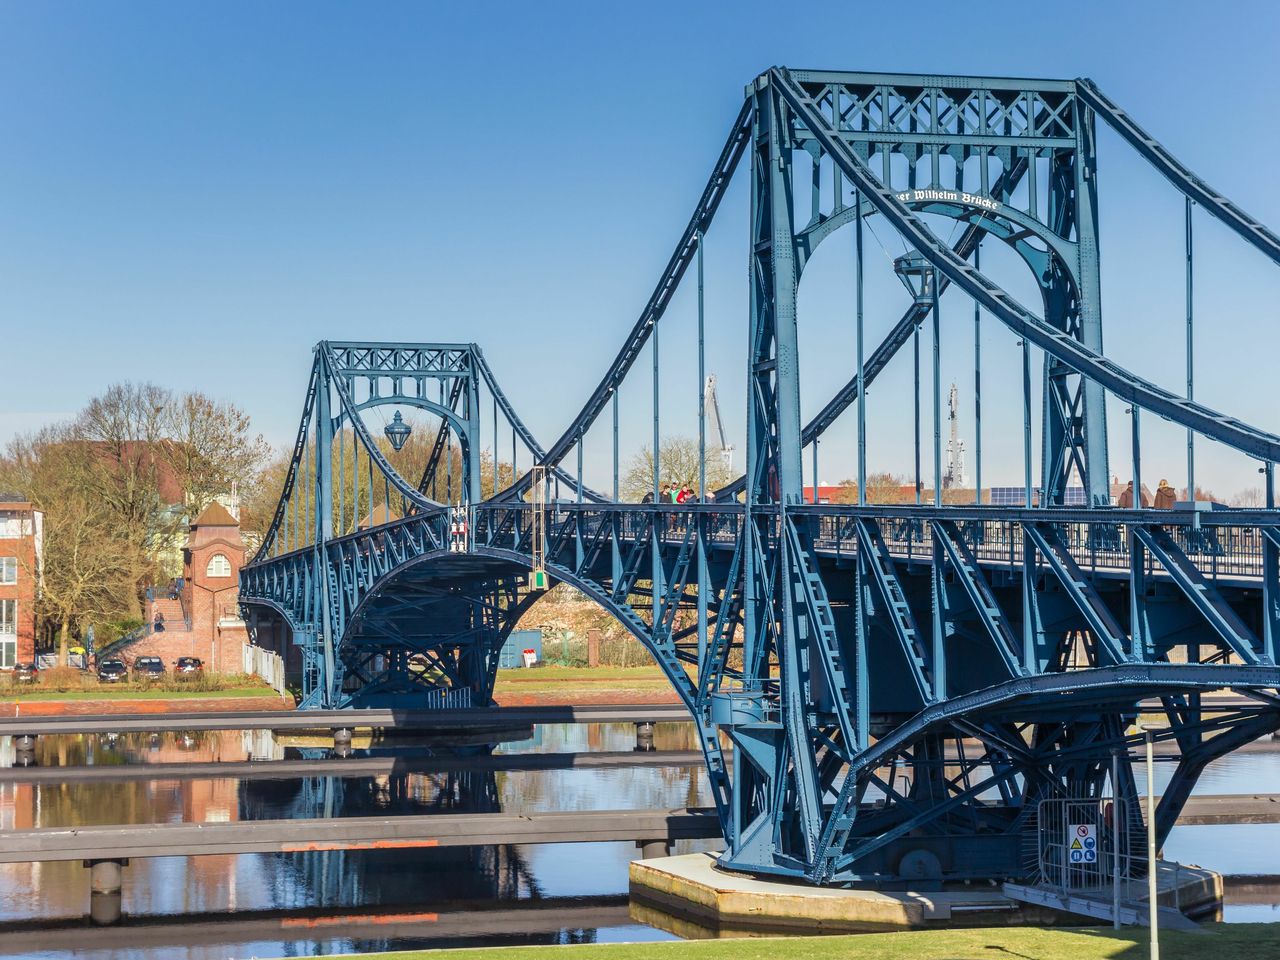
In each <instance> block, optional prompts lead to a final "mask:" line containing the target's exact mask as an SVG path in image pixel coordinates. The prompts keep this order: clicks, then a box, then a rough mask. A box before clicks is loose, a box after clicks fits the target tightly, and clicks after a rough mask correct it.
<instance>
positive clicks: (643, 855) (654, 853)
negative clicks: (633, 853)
mask: <svg viewBox="0 0 1280 960" xmlns="http://www.w3.org/2000/svg"><path fill="white" fill-rule="evenodd" d="M636 846H637V847H638V848H639V849H640V859H641V860H654V859H656V858H658V857H669V856H671V841H670V840H637V841H636Z"/></svg>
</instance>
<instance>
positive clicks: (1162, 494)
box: [1156, 480, 1178, 510]
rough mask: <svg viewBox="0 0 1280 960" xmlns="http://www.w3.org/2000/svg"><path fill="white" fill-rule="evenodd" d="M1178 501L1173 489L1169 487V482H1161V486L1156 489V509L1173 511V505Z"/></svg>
mask: <svg viewBox="0 0 1280 960" xmlns="http://www.w3.org/2000/svg"><path fill="white" fill-rule="evenodd" d="M1177 499H1178V496H1177V494H1175V493H1174V492H1173V487H1171V486H1169V481H1168V480H1161V481H1160V486H1158V487H1156V509H1157V510H1172V509H1173V503H1174V501H1175V500H1177Z"/></svg>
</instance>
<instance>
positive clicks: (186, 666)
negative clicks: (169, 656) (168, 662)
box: [173, 657, 204, 680]
mask: <svg viewBox="0 0 1280 960" xmlns="http://www.w3.org/2000/svg"><path fill="white" fill-rule="evenodd" d="M173 675H174V677H175V678H177V679H178V680H199V679H200V678H201V677H203V676H204V661H203V660H201V659H200V658H199V657H179V658H178V662H177V663H176V664H174V667H173Z"/></svg>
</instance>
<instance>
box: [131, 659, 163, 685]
mask: <svg viewBox="0 0 1280 960" xmlns="http://www.w3.org/2000/svg"><path fill="white" fill-rule="evenodd" d="M133 678H134V679H135V680H142V681H151V680H163V679H164V661H163V660H161V659H160V658H159V657H139V658H138V659H137V660H135V661H133Z"/></svg>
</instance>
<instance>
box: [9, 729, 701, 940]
mask: <svg viewBox="0 0 1280 960" xmlns="http://www.w3.org/2000/svg"><path fill="white" fill-rule="evenodd" d="M656 739H657V742H658V745H659V746H660V747H661V749H663V750H674V749H680V748H683V749H686V750H687V749H688V748H689V747H690V746H692V744H693V741H692V739H691V737H690V733H689V730H688V725H687V724H660V725H659V726H658V729H657V735H656ZM634 742H635V731H634V728H633V726H632V725H630V724H615V725H606V726H591V727H587V726H577V725H566V726H563V727H560V726H553V727H547V728H545V729H540V730H539V733H538V739H537V740H536V741H534V742H524V743H520V744H517V745H515V746H514V749H516V750H518V751H551V752H561V751H585V750H589V749H593V748H594V749H597V750H612V751H620V750H623V749H629V748H630V746H631V745H632V744H634ZM409 743H410V744H411V743H412V740H411V739H410V741H409ZM36 750H37V760H38V764H39V766H38V767H37V768H36V769H51V768H53V767H55V766H57V765H62V766H64V767H73V766H76V765H81V764H85V763H92V764H94V765H114V766H121V765H124V764H126V763H127V764H129V765H130V766H131V767H133V766H136V765H138V764H144V763H145V764H159V763H172V762H190V761H205V762H212V761H222V762H233V761H242V760H244V759H247V758H248V757H249V756H250V755H256V756H258V757H262V756H263V755H264V752H269V753H273V754H274V755H276V756H281V757H290V758H292V757H293V756H294V754H295V751H293V750H268V749H266V747H265V744H264V743H263V741H262V738H261V737H255V736H250V735H248V734H245V735H241V734H239V733H235V732H220V733H197V734H191V735H185V736H184V735H165V736H163V737H159V738H156V740H155V741H154V742H153V741H152V738H151V737H149V736H147V735H125V736H121V737H116V738H108V737H106V736H89V737H74V736H50V737H44V738H40V740H39V741H38V742H37V745H36ZM415 752H423V751H422V748H415V747H414V746H412V745H406V746H402V747H400V748H398V749H397V753H399V754H409V755H412V754H414V753H415ZM9 761H10V762H11V761H12V757H10V758H9ZM0 762H4V761H3V758H2V757H0ZM15 772H16V771H15ZM157 774H158V775H159V776H160V777H161V778H160V779H156V780H152V781H127V782H116V783H111V782H103V781H90V782H83V783H82V782H76V781H68V782H66V783H56V782H55V783H39V784H30V783H22V782H17V783H14V782H7V781H0V817H2V818H3V820H2V821H0V826H3V827H5V828H14V827H16V828H24V827H33V826H58V825H73V824H89V823H121V822H132V823H165V822H177V821H186V822H196V823H199V822H216V821H221V820H237V819H250V818H254V819H256V818H260V817H283V818H293V817H308V818H309V817H319V816H334V817H353V816H360V815H366V814H372V815H395V814H404V813H419V814H429V813H434V812H440V813H445V812H465V811H473V812H485V811H498V810H507V811H513V812H535V811H540V810H548V809H563V808H571V809H572V808H575V807H576V808H581V809H605V808H609V807H610V806H611V805H613V806H618V805H621V806H626V805H627V803H628V801H629V800H630V798H633V797H640V798H642V799H644V800H645V801H647V802H652V803H654V804H655V805H660V806H667V807H674V806H681V805H684V804H685V803H687V802H692V803H693V804H694V805H706V804H708V803H709V801H710V797H709V795H708V793H707V792H706V788H705V784H704V783H703V782H702V777H701V775H700V771H699V770H698V769H697V768H695V767H689V766H685V767H681V768H670V769H660V768H617V769H577V770H573V769H570V770H555V771H542V770H535V771H520V772H516V773H507V772H503V771H494V770H492V769H489V770H478V771H471V772H465V771H461V772H460V771H449V772H443V773H439V774H420V773H412V774H389V775H380V776H378V777H352V778H339V777H324V778H311V779H309V780H306V779H302V780H297V779H295V780H280V781H275V780H246V781H242V782H240V781H236V780H234V779H227V778H210V779H205V780H183V781H170V780H165V779H163V774H162V772H160V771H157ZM705 846H706V845H705V844H692V843H681V844H680V845H679V849H681V850H692V849H699V848H703V847H705ZM635 855H636V851H635V847H634V845H633V844H630V843H627V844H585V845H572V848H569V847H565V848H562V849H556V848H554V847H517V846H499V847H494V846H490V847H473V848H443V849H437V850H425V851H424V850H414V851H398V852H397V851H347V852H341V851H329V852H308V853H297V854H281V855H243V856H238V857H229V856H216V855H215V856H201V857H190V858H185V857H183V858H161V859H141V860H134V861H133V862H131V864H130V865H129V867H128V868H126V870H125V871H124V880H125V889H124V910H125V913H126V915H127V916H128V917H129V918H130V919H129V922H128V923H127V924H126V925H125V926H124V927H122V928H120V929H121V930H122V931H123V930H127V929H132V928H133V927H134V926H135V922H141V923H142V924H144V925H145V927H146V930H144V931H142V932H140V933H139V934H138V940H137V941H136V942H134V943H131V944H128V945H129V949H131V950H132V951H134V953H135V955H137V956H139V957H144V956H154V957H157V958H159V957H171V956H174V955H175V953H174V950H175V949H178V946H179V945H175V942H174V940H173V938H172V936H171V934H172V933H173V930H174V929H175V924H177V923H179V921H178V920H177V919H174V918H177V917H186V918H188V922H194V920H191V919H190V918H194V917H195V916H196V915H200V916H201V917H202V918H203V922H204V923H205V924H207V926H203V927H199V928H198V929H196V930H194V931H193V933H192V938H190V939H187V940H182V941H181V943H180V945H181V946H185V947H186V950H187V953H186V955H187V956H190V957H196V956H202V955H205V954H204V953H202V952H201V951H207V950H209V949H211V948H212V946H213V945H214V944H236V943H239V944H245V943H248V942H251V940H252V938H253V937H256V936H258V935H263V934H264V933H265V932H266V931H268V930H270V929H271V928H272V925H274V932H273V933H272V934H271V935H270V936H263V939H264V940H265V941H267V942H270V943H273V944H290V943H294V942H305V943H313V942H321V943H328V944H329V947H328V948H327V949H331V950H334V951H337V950H338V949H339V948H342V949H344V950H351V949H375V948H390V947H405V948H412V947H415V946H423V947H426V946H441V945H445V944H448V943H456V944H459V945H461V944H470V945H476V944H479V943H494V944H499V943H559V942H577V941H581V940H591V939H594V938H595V937H596V936H597V933H596V929H597V928H596V927H595V926H593V925H592V924H593V923H600V924H603V925H605V926H606V927H608V928H610V929H611V930H612V929H614V928H619V927H623V928H625V930H626V931H627V932H626V936H627V937H629V938H631V939H636V938H640V939H644V938H645V937H646V936H648V937H653V936H659V935H658V934H656V933H649V934H646V933H645V932H644V931H643V930H635V929H632V926H633V925H632V921H630V919H629V918H628V917H627V916H626V910H625V906H624V905H623V902H622V901H620V900H618V899H616V898H617V897H619V896H621V895H622V894H624V892H625V889H626V864H627V862H628V861H629V860H630V859H631V858H633V857H634V856H635ZM601 893H604V894H607V895H609V896H612V897H614V898H615V899H613V900H608V899H606V900H602V901H598V900H594V899H588V900H585V901H582V900H578V899H567V898H581V897H588V898H592V897H598V896H599V895H600V894H601ZM544 900H545V901H547V902H546V905H545V906H546V909H545V910H544V909H542V906H541V901H544ZM86 902H87V871H85V870H83V869H82V868H81V866H80V864H79V863H71V862H67V863H43V864H11V865H5V866H0V925H2V926H0V953H4V952H6V951H8V952H16V953H18V954H22V953H25V952H28V951H27V949H26V948H23V949H19V948H18V944H20V943H23V942H26V941H24V940H23V939H22V936H25V935H26V934H22V931H23V930H26V931H28V932H30V933H31V936H40V935H44V934H43V933H37V932H35V931H43V932H44V933H47V936H48V939H47V940H44V941H41V943H42V949H43V950H45V951H57V950H59V949H62V948H60V947H58V946H57V944H58V943H63V942H66V943H67V944H68V946H67V948H66V949H68V950H70V949H75V950H76V951H77V953H76V956H84V955H89V956H92V955H93V954H92V952H90V953H88V954H85V953H81V952H79V951H82V950H89V949H90V948H92V947H93V946H95V944H92V943H90V942H89V941H86V940H84V938H83V937H81V938H80V939H75V938H76V936H78V934H74V933H72V932H70V927H72V926H77V925H80V924H83V920H82V919H81V918H82V915H83V913H84V907H85V903H86ZM228 911H230V913H228ZM504 911H505V912H504ZM474 912H479V913H481V914H482V916H483V918H487V919H481V920H473V921H471V922H470V925H468V922H467V921H466V920H464V919H463V918H464V916H465V915H467V914H468V913H474ZM423 914H433V915H435V916H436V919H434V920H431V919H425V918H424V917H423V916H420V915H423ZM166 917H168V918H170V919H166ZM236 917H239V918H240V919H242V920H244V921H245V922H246V924H248V926H245V927H244V928H243V929H241V928H240V927H238V926H237V925H236V923H235V922H234V919H235V918H236ZM335 917H337V918H343V917H346V918H348V920H344V921H343V922H342V924H341V925H340V926H338V927H334V926H333V925H332V923H330V921H331V920H333V918H335ZM71 918H75V919H74V922H72V921H71ZM575 918H576V919H575ZM62 920H66V921H67V922H66V923H64V922H61V921H62ZM432 924H434V926H432ZM197 926H198V925H197ZM166 929H168V930H169V933H168V934H166V932H165V930H166ZM147 931H150V932H147ZM10 933H12V934H14V936H13V937H10V936H9V934H10ZM19 934H22V936H19ZM618 935H621V934H606V937H607V936H618ZM103 936H109V937H112V938H113V940H112V941H111V942H112V943H117V944H118V948H120V949H123V948H124V945H125V944H127V943H128V940H127V937H126V938H125V939H123V940H117V939H114V938H116V936H117V935H116V933H115V932H114V931H109V932H107V933H105V934H103ZM121 936H124V935H123V934H121ZM67 938H70V939H67ZM73 941H74V942H73ZM101 943H105V941H100V942H99V944H101ZM201 945H203V946H201ZM100 949H101V950H102V955H103V956H108V955H110V954H111V950H109V949H107V948H106V947H105V946H100ZM113 949H115V948H113ZM272 949H273V950H279V949H288V948H287V947H284V948H282V947H273V948H272ZM51 955H53V954H51ZM68 955H69V954H68ZM219 955H223V954H219Z"/></svg>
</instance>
